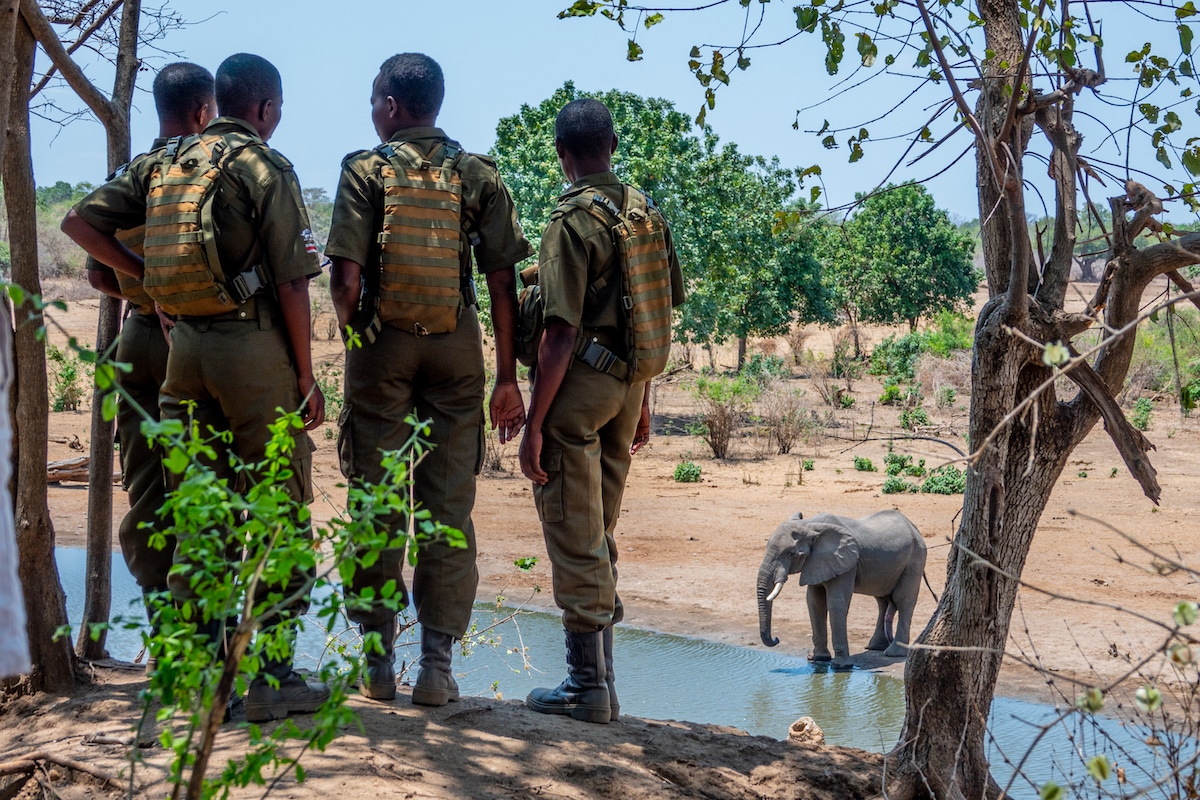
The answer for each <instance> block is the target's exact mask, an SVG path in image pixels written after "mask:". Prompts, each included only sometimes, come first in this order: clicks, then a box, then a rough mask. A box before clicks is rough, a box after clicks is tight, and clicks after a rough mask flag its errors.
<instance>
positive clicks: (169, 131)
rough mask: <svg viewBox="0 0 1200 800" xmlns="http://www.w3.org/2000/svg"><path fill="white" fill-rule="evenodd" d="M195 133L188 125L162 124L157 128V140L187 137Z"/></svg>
mask: <svg viewBox="0 0 1200 800" xmlns="http://www.w3.org/2000/svg"><path fill="white" fill-rule="evenodd" d="M193 133H196V131H195V130H194V129H193V128H192V127H191V126H190V125H181V124H179V123H177V122H164V123H160V124H159V126H158V138H160V139H171V138H173V137H175V136H189V135H191V134H193Z"/></svg>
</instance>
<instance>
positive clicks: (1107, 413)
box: [1066, 348, 1162, 505]
mask: <svg viewBox="0 0 1200 800" xmlns="http://www.w3.org/2000/svg"><path fill="white" fill-rule="evenodd" d="M1071 355H1072V356H1073V357H1074V356H1078V355H1079V354H1078V353H1076V352H1075V349H1074V348H1071ZM1066 375H1067V377H1068V378H1070V379H1071V380H1072V381H1073V382H1074V383H1075V385H1076V386H1078V387H1079V388H1080V389H1081V390H1082V391H1083V393H1084V394H1086V395H1087V396H1088V398H1089V399H1090V400H1091V401H1092V402H1093V403H1095V405H1096V408H1098V409H1099V410H1100V416H1102V417H1103V418H1104V430H1106V431H1108V436H1109V438H1110V439H1112V440H1113V444H1115V445H1116V446H1117V452H1118V453H1120V454H1121V459H1122V460H1123V461H1124V462H1125V466H1126V467H1128V468H1129V472H1130V474H1132V475H1133V477H1135V478H1136V479H1137V482H1138V483H1139V484H1141V487H1142V491H1143V492H1145V494H1146V497H1149V498H1150V500H1151V502H1153V503H1154V505H1158V500H1159V497H1161V496H1162V487H1160V486H1159V485H1158V479H1157V478H1156V477H1155V475H1157V474H1158V473H1157V471H1156V470H1155V469H1154V467H1153V466H1152V465H1151V464H1150V460H1149V459H1148V458H1146V453H1148V452H1149V451H1151V450H1154V449H1156V448H1155V447H1154V445H1153V443H1151V441H1150V440H1149V439H1147V438H1146V437H1145V436H1144V435H1143V434H1142V432H1141V431H1139V430H1138V429H1137V428H1135V427H1133V425H1131V424H1130V422H1129V420H1127V419H1125V414H1124V413H1123V412H1122V411H1121V407H1120V406H1118V405H1117V401H1116V400H1114V399H1113V397H1112V395H1110V394H1109V392H1108V385H1107V384H1106V383H1105V382H1104V381H1103V380H1102V379H1101V378H1100V376H1099V375H1097V374H1096V372H1095V370H1093V369H1092V367H1091V365H1090V364H1088V363H1087V362H1086V361H1082V360H1081V362H1080V364H1079V365H1078V366H1076V367H1075V369H1073V370H1071V371H1070V372H1068V373H1066Z"/></svg>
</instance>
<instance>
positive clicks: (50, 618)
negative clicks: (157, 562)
mask: <svg viewBox="0 0 1200 800" xmlns="http://www.w3.org/2000/svg"><path fill="white" fill-rule="evenodd" d="M13 45H14V46H13V50H14V55H15V60H16V65H17V69H15V70H14V71H13V72H12V73H10V75H9V81H10V83H9V85H8V86H6V87H4V88H5V89H6V90H7V91H8V92H9V93H10V95H9V96H10V100H9V128H8V142H7V146H6V148H5V159H4V165H3V166H4V169H3V178H4V199H5V202H6V204H7V206H8V226H9V227H8V232H9V246H10V248H11V251H12V277H13V282H14V283H16V284H17V285H19V286H21V287H22V288H23V289H24V290H25V292H26V294H27V295H29V294H40V293H41V281H40V280H39V279H38V262H37V225H36V222H35V219H36V193H35V190H34V183H33V161H32V158H31V155H30V140H29V87H30V81H31V80H32V77H33V60H34V37H33V33H32V31H31V29H30V28H29V26H28V25H27V24H26V23H25V21H24V19H23V18H22V19H20V20H19V21H18V22H17V25H16V34H15V37H14V42H13ZM13 317H14V322H15V324H16V331H15V335H14V340H15V350H16V375H17V379H18V381H19V385H18V390H17V392H16V410H15V414H14V415H13V418H12V427H13V430H14V432H15V434H16V438H15V443H16V446H15V459H16V469H15V470H14V472H15V473H16V491H15V493H14V497H15V508H14V520H15V522H16V529H17V548H18V551H19V552H20V556H21V562H20V567H19V570H18V574H19V577H20V579H21V584H22V587H23V591H24V595H25V608H26V610H27V613H28V615H29V620H28V624H27V630H28V631H29V645H30V654H31V656H32V660H33V672H32V674H31V676H30V681H29V684H30V688H31V689H33V690H35V691H37V690H46V691H55V692H65V691H69V690H70V689H71V688H72V687H73V686H74V685H75V669H74V667H75V662H74V654H73V653H72V652H71V645H70V642H69V641H68V640H66V639H60V640H59V641H57V642H56V641H54V634H55V631H57V630H58V628H59V627H60V626H62V625H66V624H67V611H66V598H65V597H64V595H63V590H62V585H61V583H60V582H59V580H58V567H57V562H56V560H55V557H54V526H53V525H52V524H51V522H50V509H49V507H48V505H47V500H46V457H47V452H48V451H47V446H46V442H47V428H48V415H49V410H48V404H49V399H48V392H47V386H46V349H45V344H44V343H43V342H42V341H41V340H40V339H39V338H38V330H39V328H41V326H42V324H43V322H44V320H43V317H42V313H41V312H40V311H36V310H34V309H32V308H31V306H30V305H29V304H28V303H26V304H25V305H22V306H21V307H20V308H18V309H16V310H15V311H14V314H13Z"/></svg>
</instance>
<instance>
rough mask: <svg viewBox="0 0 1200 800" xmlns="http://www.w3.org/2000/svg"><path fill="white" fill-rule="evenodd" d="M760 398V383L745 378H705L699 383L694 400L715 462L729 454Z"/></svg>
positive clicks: (694, 390) (693, 391)
mask: <svg viewBox="0 0 1200 800" xmlns="http://www.w3.org/2000/svg"><path fill="white" fill-rule="evenodd" d="M758 395H759V386H758V383H756V382H755V381H754V380H753V379H750V378H746V377H744V376H741V375H739V376H738V377H736V378H725V377H720V376H715V375H714V376H706V375H702V376H700V377H699V378H697V379H696V385H695V387H694V388H693V390H692V396H693V397H695V398H696V400H697V401H699V404H700V421H701V423H702V424H703V426H704V433H703V436H704V441H705V442H707V443H708V446H709V448H711V449H712V454H713V458H725V456H726V455H728V454H729V443H730V441H731V440H732V439H733V436H734V434H735V433H736V432H737V429H738V428H740V427H741V426H742V423H743V422H745V419H746V413H747V412H748V411H749V410H750V405H751V404H752V403H753V402H754V401H755V400H757V399H758Z"/></svg>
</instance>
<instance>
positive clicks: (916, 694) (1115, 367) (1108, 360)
mask: <svg viewBox="0 0 1200 800" xmlns="http://www.w3.org/2000/svg"><path fill="white" fill-rule="evenodd" d="M1018 11H1019V9H1018V6H1017V4H1016V3H1013V2H1011V0H985V2H982V3H980V14H981V16H982V17H983V18H984V20H985V35H986V37H987V47H988V48H989V49H990V50H992V51H993V52H995V53H996V54H997V56H996V57H995V59H993V60H992V62H991V63H994V64H1004V65H1005V66H1004V67H1003V69H1002V70H1000V71H996V70H994V71H993V72H992V73H991V74H988V75H987V76H986V77H985V79H984V81H983V84H982V89H981V92H980V100H979V103H978V105H977V107H976V115H977V118H978V120H979V123H980V130H981V132H982V135H981V136H980V137H979V140H978V142H977V148H976V155H977V174H978V176H979V198H980V218H981V220H982V221H983V225H982V228H983V245H984V255H985V267H986V271H987V277H988V283H989V289H990V294H991V299H990V300H989V301H988V302H987V303H986V304H985V306H984V308H983V309H982V311H981V313H980V316H979V320H978V322H977V324H976V329H975V350H974V358H973V361H972V378H971V422H970V429H969V437H970V442H971V447H972V450H975V451H978V452H977V455H976V458H975V460H974V461H973V462H972V463H971V465H970V467H969V468H968V474H967V486H966V492H965V495H964V498H963V514H962V522H961V524H960V527H959V529H958V532H957V535H956V537H955V541H954V551H953V554H952V555H951V557H950V558H949V559H948V561H947V575H946V590H945V592H944V593H943V594H942V597H941V599H940V602H939V605H938V608H937V610H936V611H935V613H934V616H933V618H932V619H931V621H930V623H929V625H928V626H927V627H926V629H925V631H924V632H923V633H922V634H921V636H920V637H919V638H918V639H917V645H916V647H915V648H914V650H913V651H912V652H911V653H910V655H909V658H908V663H907V665H906V668H905V686H906V696H907V709H906V716H905V722H904V728H903V731H902V733H901V738H900V742H899V743H898V744H897V746H896V749H895V750H894V751H893V753H892V758H894V759H895V760H896V768H895V772H894V773H891V774H893V775H895V777H896V779H895V780H894V781H893V782H892V785H891V786H889V792H888V797H889V798H890V799H891V800H898V799H899V798H937V800H957V799H958V798H966V799H969V800H977V799H982V798H989V799H990V798H997V797H999V796H1000V787H999V786H998V785H997V783H996V782H995V780H994V779H993V777H992V776H991V774H990V771H989V768H988V762H987V759H986V757H985V750H984V746H985V737H986V726H987V719H988V714H989V710H990V708H991V704H992V700H993V697H994V695H995V687H996V679H997V676H998V673H999V669H1000V664H1001V661H1002V658H1003V654H1004V649H1005V645H1006V643H1007V639H1008V632H1009V626H1010V622H1011V618H1012V613H1013V609H1014V607H1015V603H1016V598H1017V592H1018V589H1019V582H1020V576H1021V573H1022V571H1023V569H1024V566H1025V559H1026V557H1027V556H1028V554H1029V548H1030V545H1031V543H1032V541H1033V536H1034V533H1035V532H1036V530H1037V525H1038V521H1039V519H1040V518H1041V514H1042V512H1043V510H1044V509H1045V506H1046V503H1047V501H1048V500H1049V497H1050V493H1051V491H1052V490H1053V488H1054V485H1055V483H1056V482H1057V481H1058V478H1059V476H1060V475H1061V474H1062V471H1063V469H1064V468H1065V466H1066V463H1067V460H1068V458H1069V457H1070V455H1071V453H1072V451H1073V450H1074V448H1075V447H1076V446H1077V445H1078V444H1079V443H1080V442H1081V441H1082V440H1083V439H1084V437H1086V436H1087V435H1088V433H1089V432H1090V431H1091V430H1092V428H1093V427H1094V426H1095V424H1096V422H1097V420H1098V419H1100V417H1101V414H1102V413H1103V414H1104V418H1105V423H1106V428H1107V430H1108V433H1109V435H1110V436H1111V437H1112V438H1113V440H1114V442H1115V443H1116V445H1117V448H1118V451H1119V452H1120V453H1121V455H1122V457H1123V458H1124V459H1125V462H1126V464H1127V466H1129V468H1130V472H1131V474H1132V475H1134V476H1135V477H1136V479H1137V480H1138V481H1139V482H1140V483H1141V485H1142V487H1143V490H1144V491H1145V492H1146V494H1147V496H1148V497H1150V498H1151V499H1152V500H1154V501H1155V502H1157V499H1158V493H1159V488H1158V484H1157V481H1156V479H1155V477H1154V469H1153V467H1151V466H1150V464H1149V461H1148V459H1147V458H1146V451H1147V450H1149V449H1152V448H1153V445H1151V444H1150V443H1149V441H1148V440H1146V438H1145V437H1144V436H1142V435H1141V434H1140V433H1139V432H1137V431H1136V430H1133V429H1132V427H1131V426H1129V424H1128V422H1127V421H1126V420H1125V418H1124V415H1123V414H1121V413H1120V410H1119V408H1118V407H1116V405H1115V402H1114V401H1113V400H1112V397H1113V396H1114V395H1115V394H1116V393H1117V392H1118V391H1120V389H1121V387H1122V385H1123V383H1124V380H1125V375H1126V373H1127V372H1128V369H1129V365H1130V361H1131V359H1132V354H1133V347H1134V336H1133V335H1132V334H1130V335H1127V336H1124V337H1121V338H1119V339H1114V338H1113V337H1112V336H1111V335H1109V336H1108V338H1107V340H1106V341H1107V342H1108V344H1107V346H1106V347H1105V348H1104V349H1103V350H1101V351H1100V353H1099V354H1098V355H1097V356H1096V357H1095V359H1094V360H1093V361H1092V362H1091V363H1090V364H1089V363H1080V364H1077V365H1074V366H1072V367H1071V368H1070V369H1069V370H1068V372H1067V373H1066V374H1067V375H1068V376H1069V377H1070V378H1071V379H1072V381H1074V383H1075V384H1076V386H1077V387H1078V388H1079V391H1078V392H1077V393H1076V394H1075V395H1074V396H1073V397H1072V398H1071V399H1069V400H1065V401H1060V400H1059V399H1058V398H1057V397H1056V396H1055V390H1054V386H1053V385H1051V386H1050V388H1049V389H1048V390H1045V391H1044V392H1043V393H1042V394H1040V395H1038V396H1037V397H1036V399H1034V400H1033V402H1032V403H1031V404H1030V405H1029V406H1028V407H1027V408H1026V409H1025V411H1024V413H1023V414H1020V415H1018V416H1016V417H1015V419H1010V420H1007V421H1006V417H1008V415H1009V414H1010V412H1012V411H1013V410H1014V409H1015V408H1016V407H1017V406H1018V405H1019V404H1021V403H1022V402H1023V401H1025V400H1026V399H1028V398H1029V397H1030V396H1031V395H1032V394H1033V393H1034V392H1035V391H1036V390H1037V389H1038V387H1039V386H1040V385H1041V384H1043V383H1044V382H1045V381H1046V380H1047V379H1048V378H1051V377H1052V376H1053V372H1052V370H1051V368H1050V367H1048V366H1047V365H1045V364H1044V363H1043V361H1042V355H1043V350H1042V348H1041V347H1038V346H1035V345H1033V344H1030V343H1029V342H1028V341H1026V340H1025V338H1022V337H1018V336H1016V335H1014V333H1012V332H1010V331H1012V330H1015V331H1019V332H1020V333H1021V334H1023V337H1027V338H1028V339H1031V340H1033V341H1034V342H1040V343H1050V342H1055V341H1061V342H1066V343H1069V342H1070V340H1071V337H1072V336H1074V335H1075V334H1078V333H1080V332H1081V331H1082V330H1084V329H1085V328H1086V327H1087V326H1088V324H1089V321H1088V320H1087V319H1084V318H1082V317H1081V316H1080V315H1072V314H1066V313H1064V312H1063V301H1064V299H1065V295H1066V287H1067V283H1068V278H1069V275H1070V269H1071V265H1072V255H1071V254H1072V251H1073V250H1074V245H1075V228H1076V226H1075V221H1076V216H1077V209H1076V192H1077V175H1078V167H1077V158H1076V149H1077V147H1078V144H1079V141H1080V139H1079V136H1078V135H1077V133H1076V132H1075V129H1074V126H1073V122H1072V116H1073V103H1074V97H1075V94H1074V92H1071V91H1059V92H1056V93H1055V98H1056V99H1055V100H1054V102H1053V103H1049V102H1047V103H1040V102H1039V101H1040V100H1041V99H1042V98H1040V97H1037V96H1034V95H1033V93H1032V92H1030V91H1027V90H1021V89H1017V88H1014V86H1013V84H1014V82H1015V80H1016V77H1017V72H1018V67H1017V65H1018V64H1020V63H1021V61H1022V58H1023V54H1022V51H1023V47H1024V43H1023V42H1022V39H1021V26H1020V22H1019V19H1018V16H1017V15H1018ZM1023 83H1024V81H1023ZM1006 86H1007V87H1009V88H1008V89H1007V90H1006V89H1005V87H1006ZM1012 98H1016V102H1018V103H1019V104H1020V105H1019V109H1020V111H1019V112H1018V113H1017V114H1016V116H1015V120H1013V119H1012V118H1011V117H1010V111H1009V104H1010V103H1011V102H1013V99H1012ZM1006 119H1007V120H1008V121H1006ZM1014 122H1015V124H1014ZM1035 126H1036V128H1037V129H1038V130H1040V131H1041V132H1042V133H1043V134H1045V135H1046V137H1047V138H1048V139H1049V141H1050V142H1051V144H1052V145H1053V155H1052V158H1051V177H1052V178H1053V179H1054V181H1055V185H1056V208H1055V211H1056V226H1055V231H1054V242H1053V244H1052V246H1051V248H1050V251H1049V253H1048V255H1046V256H1045V260H1044V263H1042V264H1040V265H1039V264H1037V263H1035V261H1034V257H1033V250H1032V248H1031V246H1030V241H1029V236H1028V232H1027V228H1026V226H1025V224H1024V222H1023V220H1024V218H1025V214H1024V205H1023V202H1024V201H1023V194H1022V189H1021V185H1022V180H1021V178H1022V175H1021V161H1020V159H1021V156H1022V154H1023V152H1024V148H1025V145H1026V144H1027V143H1028V141H1029V137H1030V135H1031V132H1032V131H1033V129H1034V127H1035ZM1130 200H1133V195H1132V193H1131V195H1130ZM1111 202H1112V212H1113V238H1112V242H1111V249H1110V251H1109V255H1108V262H1109V263H1111V264H1114V265H1115V269H1114V271H1113V272H1112V277H1111V283H1110V286H1109V288H1108V290H1107V291H1106V292H1103V295H1104V296H1103V297H1102V298H1101V304H1103V305H1104V309H1105V312H1104V313H1105V323H1106V324H1107V326H1109V329H1111V330H1117V329H1120V328H1123V327H1125V326H1126V325H1128V324H1129V323H1131V322H1132V321H1134V320H1135V319H1136V318H1137V315H1138V304H1139V300H1140V298H1141V296H1142V292H1143V290H1144V289H1145V288H1146V286H1147V285H1148V284H1149V282H1150V281H1151V280H1152V279H1153V278H1155V277H1156V276H1158V275H1161V274H1168V273H1170V272H1171V271H1172V270H1175V269H1177V268H1179V267H1180V266H1182V265H1185V264H1189V263H1195V261H1196V256H1195V255H1194V253H1196V252H1197V251H1200V234H1189V235H1187V236H1185V237H1183V238H1181V239H1179V240H1176V241H1175V242H1171V243H1168V244H1160V245H1155V246H1153V247H1149V248H1146V249H1145V250H1142V251H1139V250H1137V249H1135V248H1134V247H1133V245H1132V242H1133V241H1134V239H1135V238H1136V236H1137V234H1138V233H1139V230H1135V229H1133V228H1132V227H1131V225H1130V223H1129V221H1128V220H1127V218H1126V215H1127V211H1128V210H1130V208H1131V205H1130V203H1129V202H1127V201H1126V200H1125V199H1124V198H1114V199H1113V200H1112V201H1111ZM996 431H998V433H996V435H995V436H994V438H993V439H992V441H991V443H990V444H988V445H987V446H986V447H985V448H984V449H982V451H979V448H980V446H981V445H982V444H983V443H984V442H985V441H986V440H987V439H988V437H989V436H992V435H993V433H994V432H996Z"/></svg>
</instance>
